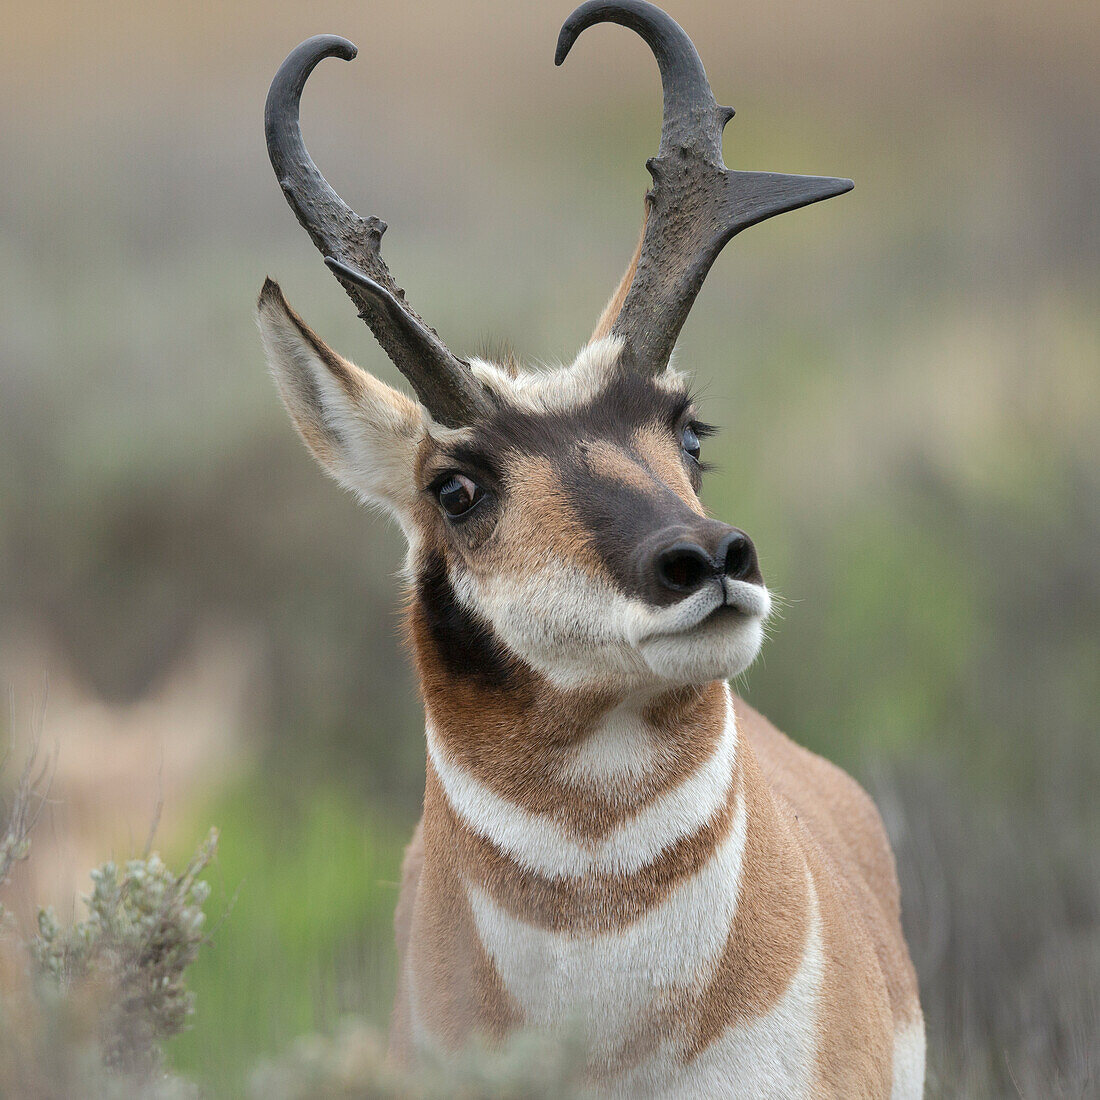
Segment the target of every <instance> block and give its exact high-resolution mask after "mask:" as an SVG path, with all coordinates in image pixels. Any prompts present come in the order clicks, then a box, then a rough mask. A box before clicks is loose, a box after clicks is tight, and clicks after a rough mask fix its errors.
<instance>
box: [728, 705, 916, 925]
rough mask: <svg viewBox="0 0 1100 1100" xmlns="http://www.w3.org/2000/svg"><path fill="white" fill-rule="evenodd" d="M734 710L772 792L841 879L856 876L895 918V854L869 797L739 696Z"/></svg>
mask: <svg viewBox="0 0 1100 1100" xmlns="http://www.w3.org/2000/svg"><path fill="white" fill-rule="evenodd" d="M734 712H735V714H736V715H737V725H738V729H739V730H740V732H741V733H742V735H743V736H744V738H745V740H746V741H747V743H748V744H749V746H750V747H751V749H752V751H753V754H754V755H755V756H756V759H757V762H758V763H759V765H760V771H761V774H762V775H763V777H764V779H765V781H766V782H767V783H768V786H769V787H770V788H771V791H772V794H773V795H775V796H777V797H778V798H779V800H780V802H781V803H784V804H786V805H787V806H788V807H789V808H790V809H791V811H792V812H793V814H794V816H795V817H796V818H797V820H798V821H799V823H800V824H801V825H803V826H804V827H805V828H806V830H807V831H808V832H809V833H810V835H811V836H813V837H814V839H815V840H816V841H817V843H818V844H819V845H820V846H821V847H822V849H823V850H824V852H825V854H826V855H827V856H828V858H829V860H830V862H832V863H834V864H836V865H837V870H838V871H839V872H840V873H841V875H842V876H843V877H845V878H850V877H851V876H852V875H853V874H855V875H857V876H858V877H859V878H860V879H861V880H862V882H863V883H864V884H865V885H866V886H867V887H868V889H870V891H871V893H872V894H873V895H874V896H875V898H876V899H877V900H878V902H879V905H880V906H881V907H882V909H883V910H884V912H885V913H886V915H887V916H889V917H891V918H893V919H897V917H898V914H899V912H900V903H899V892H898V880H897V872H896V869H895V865H894V856H893V852H892V851H891V848H890V841H889V838H888V837H887V835H886V828H885V826H884V825H883V823H882V817H881V815H880V814H879V812H878V809H877V807H876V806H875V804H874V802H873V801H872V800H871V796H870V795H869V794H867V792H866V791H865V790H864V789H863V788H862V787H861V786H860V785H859V784H858V783H857V782H856V781H855V780H854V779H853V778H852V777H851V776H850V775H848V773H847V772H845V771H844V770H843V769H841V768H838V767H837V766H836V765H835V764H833V763H832V762H831V761H829V760H826V759H825V758H824V757H821V756H818V755H817V753H814V752H811V751H810V750H809V749H807V748H804V747H803V746H801V745H799V744H796V743H795V742H794V741H792V740H791V739H790V738H789V737H788V736H787V735H786V734H784V733H782V732H780V730H778V729H776V727H775V726H774V725H773V724H772V723H771V722H769V721H768V719H767V718H765V717H764V716H763V715H762V714H760V713H759V712H758V711H756V710H754V709H753V708H752V707H750V706H749V705H748V703H746V702H745V701H744V700H742V699H740V698H738V697H736V696H735V697H734Z"/></svg>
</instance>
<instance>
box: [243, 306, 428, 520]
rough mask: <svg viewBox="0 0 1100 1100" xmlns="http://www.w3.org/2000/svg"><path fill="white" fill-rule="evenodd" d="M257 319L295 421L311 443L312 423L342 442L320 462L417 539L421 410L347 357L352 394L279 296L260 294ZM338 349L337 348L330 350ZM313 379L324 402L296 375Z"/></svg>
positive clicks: (321, 456)
mask: <svg viewBox="0 0 1100 1100" xmlns="http://www.w3.org/2000/svg"><path fill="white" fill-rule="evenodd" d="M257 321H258V323H259V326H260V335H261V336H262V338H263V344H264V351H265V352H266V355H267V362H268V367H269V368H270V370H271V374H272V377H273V378H274V379H275V384H276V386H277V387H278V390H279V395H280V397H282V399H283V404H284V405H285V406H286V409H287V412H288V413H289V414H290V418H291V420H293V421H294V423H295V425H296V426H297V427H298V428H299V431H300V432H301V433H302V437H303V438H304V439H305V440H306V442H307V444H308V443H309V442H310V439H309V433H308V430H307V427H308V425H309V424H310V423H319V424H323V425H324V426H325V427H327V428H328V429H329V430H330V431H331V432H332V433H333V436H334V438H336V439H338V440H340V441H342V442H341V445H338V446H336V447H335V448H334V449H333V450H331V451H328V450H326V451H325V452H324V453H322V452H319V451H314V456H315V457H316V458H317V460H318V461H319V462H320V464H321V466H322V467H323V468H324V469H325V470H326V471H327V472H328V473H329V474H331V475H332V476H333V477H334V478H335V479H336V480H337V481H338V482H340V484H341V485H343V486H344V487H345V488H346V489H350V490H351V491H352V492H354V493H355V494H356V495H357V496H358V497H359V499H360V500H361V501H363V502H364V503H365V504H370V505H373V506H376V507H382V508H384V509H385V510H387V511H388V512H390V513H391V514H392V515H394V517H395V518H396V519H397V520H398V521H399V522H400V523H401V526H402V528H403V529H404V530H405V532H406V534H407V535H408V536H409V538H410V540H411V539H412V537H413V530H412V527H411V524H410V523H409V517H408V509H409V508H410V507H411V505H412V503H413V500H414V498H415V492H416V490H415V485H414V483H413V478H412V468H413V462H414V459H415V457H416V448H417V445H418V443H419V442H420V440H421V439H422V438H423V436H424V432H425V421H424V418H423V415H422V412H421V410H420V408H419V407H418V406H417V405H416V404H415V403H414V402H412V401H410V400H409V398H407V397H405V396H404V394H402V393H399V392H398V391H397V390H395V389H393V388H392V387H391V386H387V385H386V384H385V383H384V382H380V381H379V380H378V379H377V378H375V377H374V376H373V375H370V374H367V372H366V371H363V370H360V369H359V368H358V367H357V366H355V365H354V364H353V363H349V362H348V361H347V360H342V362H343V363H344V365H345V366H346V368H347V369H348V371H349V372H350V373H351V374H352V375H353V377H354V378H355V379H356V380H357V382H358V388H359V395H358V397H357V398H355V399H353V398H351V397H350V396H349V395H348V393H347V391H346V390H345V389H344V387H343V386H342V385H341V384H340V383H339V381H337V379H336V378H335V377H334V376H333V374H332V372H331V371H330V370H329V368H328V367H327V366H326V365H325V362H324V360H323V359H321V358H320V356H318V355H317V353H316V352H315V351H314V349H313V347H312V346H311V345H310V343H309V341H308V340H306V338H305V337H304V336H303V334H302V332H301V330H300V329H299V328H298V326H297V324H295V322H294V319H293V318H292V317H291V316H290V315H289V314H288V313H287V312H286V310H285V309H284V307H283V304H282V301H281V299H280V298H279V297H276V296H274V295H272V296H266V295H265V297H264V298H262V299H261V302H260V308H259V313H258V315H257ZM333 354H335V353H333ZM303 377H308V378H310V379H312V381H313V385H314V387H315V389H316V393H317V396H318V398H319V402H320V403H319V405H318V404H315V403H312V402H307V401H306V400H305V399H304V398H303V395H302V393H301V385H300V384H297V383H296V381H295V380H296V379H300V378H303Z"/></svg>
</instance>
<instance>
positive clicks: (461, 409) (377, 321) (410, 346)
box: [264, 34, 492, 428]
mask: <svg viewBox="0 0 1100 1100" xmlns="http://www.w3.org/2000/svg"><path fill="white" fill-rule="evenodd" d="M356 53H357V51H356V48H355V46H353V45H352V44H351V43H350V42H349V41H348V40H347V39H346V38H340V37H338V36H337V35H333V34H319V35H316V36H315V37H313V38H309V39H307V40H306V41H305V42H303V43H302V44H301V45H299V46H297V47H296V48H295V49H294V50H292V51H291V52H290V54H289V55H288V56H287V58H286V60H285V61H284V62H283V63H282V65H280V66H279V71H278V72H277V73H276V74H275V79H274V80H272V82H271V88H270V89H269V91H268V93H267V104H266V106H265V108H264V130H265V133H266V135H267V152H268V156H269V157H270V158H271V167H272V168H274V169H275V176H276V178H277V179H278V181H279V186H280V187H281V188H282V189H283V194H284V195H286V199H287V202H289V203H290V208H291V209H292V210H293V211H294V214H295V216H296V217H297V218H298V221H299V222H301V224H302V226H303V227H304V228H305V230H306V232H308V233H309V235H310V237H311V238H312V240H313V243H314V244H315V245H316V246H317V248H318V249H320V251H321V254H322V255H323V256H324V257H325V262H326V263H327V264H328V266H329V267H330V268H331V269H332V270H333V272H335V274H336V276H337V278H338V279H339V280H340V283H341V285H342V286H343V287H344V290H345V291H346V292H347V294H348V297H350V298H351V300H352V301H353V302H354V303H355V305H356V308H357V309H358V310H359V315H360V316H361V317H362V318H363V320H364V321H366V322H367V325H368V326H369V327H370V330H371V332H373V333H374V336H375V339H377V341H378V343H379V344H381V346H382V349H383V350H384V351H385V352H386V354H387V355H388V356H389V357H390V358H391V359H392V360H393V362H394V365H395V366H396V367H397V369H398V370H399V371H401V373H402V374H403V375H404V376H405V377H406V378H407V379H408V380H409V382H410V383H411V384H412V387H413V389H414V390H415V391H416V395H417V397H418V398H419V399H420V401H421V402H422V403H423V405H424V406H425V407H426V408H427V410H428V411H429V412H430V413H431V414H432V416H433V418H434V419H436V420H437V421H439V422H440V423H441V424H445V425H447V426H448V427H451V428H457V427H462V426H463V425H466V424H469V423H471V422H472V421H474V420H475V419H477V418H478V417H479V416H482V415H484V414H485V413H487V412H488V411H490V409H491V407H492V405H491V401H490V398H489V396H488V393H487V391H486V390H485V389H484V387H483V386H482V385H481V384H480V383H479V382H478V381H477V379H476V378H474V376H473V373H472V372H471V370H470V367H469V364H468V363H465V362H464V361H463V360H461V359H459V358H458V357H457V356H456V355H454V354H452V353H451V351H449V350H448V348H447V346H446V345H445V344H444V343H443V341H442V340H441V339H440V338H439V336H438V335H437V334H436V332H435V330H434V329H432V328H430V327H429V326H428V325H427V324H425V323H424V321H423V320H421V318H420V317H419V316H418V315H417V313H416V312H415V311H414V310H413V308H412V307H411V306H410V305H409V304H408V302H406V301H405V292H404V291H403V290H402V289H401V288H400V287H399V286H398V285H397V283H396V282H395V281H394V278H393V276H392V275H391V274H390V271H389V268H387V267H386V263H385V261H384V260H383V259H382V253H381V243H382V234H383V233H384V232H385V231H386V223H385V222H384V221H382V220H381V219H379V218H375V217H369V218H361V217H359V215H358V214H356V213H355V211H354V210H352V209H351V207H349V206H348V205H347V204H346V203H345V202H344V201H343V199H341V198H340V196H339V195H338V194H337V193H336V192H335V191H334V190H333V188H332V187H331V186H330V185H329V183H328V181H327V180H326V179H325V177H324V176H322V175H321V173H320V171H318V169H317V165H316V164H314V163H313V158H312V157H310V155H309V153H308V152H307V150H306V147H305V142H304V141H303V140H302V129H301V124H300V122H299V107H300V101H301V97H302V89H303V88H304V87H305V83H306V80H307V79H308V78H309V74H310V73H311V72H313V70H314V68H315V67H316V66H317V64H318V62H320V61H322V60H323V59H324V58H326V57H339V58H342V59H343V60H344V61H351V60H352V59H353V58H354V57H355V55H356Z"/></svg>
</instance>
